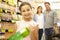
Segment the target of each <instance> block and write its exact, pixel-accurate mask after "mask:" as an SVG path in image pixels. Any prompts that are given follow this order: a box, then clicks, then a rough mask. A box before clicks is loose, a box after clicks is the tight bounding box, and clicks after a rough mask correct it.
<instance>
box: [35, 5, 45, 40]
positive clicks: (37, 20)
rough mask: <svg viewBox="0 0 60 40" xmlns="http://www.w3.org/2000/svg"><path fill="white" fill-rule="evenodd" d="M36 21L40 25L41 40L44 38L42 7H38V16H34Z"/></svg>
mask: <svg viewBox="0 0 60 40" xmlns="http://www.w3.org/2000/svg"><path fill="white" fill-rule="evenodd" d="M34 20H35V21H36V22H37V23H38V24H39V26H38V27H39V40H41V38H42V34H43V26H44V15H43V13H42V7H41V6H38V8H37V14H36V15H35V16H34Z"/></svg>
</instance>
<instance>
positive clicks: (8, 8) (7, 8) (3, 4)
mask: <svg viewBox="0 0 60 40" xmlns="http://www.w3.org/2000/svg"><path fill="white" fill-rule="evenodd" d="M0 8H3V9H6V10H11V11H14V12H15V11H16V6H15V7H14V6H10V5H8V4H6V3H4V2H2V3H0Z"/></svg>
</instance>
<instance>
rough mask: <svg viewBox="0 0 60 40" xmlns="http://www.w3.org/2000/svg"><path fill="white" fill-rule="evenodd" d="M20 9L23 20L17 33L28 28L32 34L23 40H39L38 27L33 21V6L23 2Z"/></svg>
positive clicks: (18, 24) (18, 26)
mask: <svg viewBox="0 0 60 40" xmlns="http://www.w3.org/2000/svg"><path fill="white" fill-rule="evenodd" d="M19 9H20V12H21V14H22V20H21V21H18V22H17V31H19V30H20V29H22V28H24V27H27V28H29V30H30V34H29V35H28V36H27V37H25V38H24V39H23V40H38V26H37V24H36V23H35V22H34V21H33V19H32V18H33V17H32V16H33V15H32V14H33V13H32V7H31V5H30V4H29V3H27V2H23V3H22V4H21V5H20V7H19Z"/></svg>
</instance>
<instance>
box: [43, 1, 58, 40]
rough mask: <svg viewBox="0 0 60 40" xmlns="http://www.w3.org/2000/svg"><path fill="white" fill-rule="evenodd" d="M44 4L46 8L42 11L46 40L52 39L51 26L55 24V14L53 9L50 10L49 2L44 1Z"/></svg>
mask: <svg viewBox="0 0 60 40" xmlns="http://www.w3.org/2000/svg"><path fill="white" fill-rule="evenodd" d="M44 5H45V8H46V10H45V11H44V21H45V24H44V27H45V35H46V40H52V32H53V28H54V26H56V25H57V15H56V12H55V11H53V10H51V8H50V3H49V2H45V3H44Z"/></svg>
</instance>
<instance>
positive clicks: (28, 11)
mask: <svg viewBox="0 0 60 40" xmlns="http://www.w3.org/2000/svg"><path fill="white" fill-rule="evenodd" d="M21 13H22V16H23V17H24V18H31V16H32V9H31V7H30V6H29V5H24V6H22V7H21Z"/></svg>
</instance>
